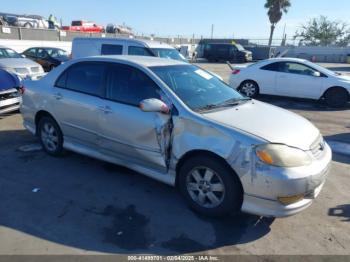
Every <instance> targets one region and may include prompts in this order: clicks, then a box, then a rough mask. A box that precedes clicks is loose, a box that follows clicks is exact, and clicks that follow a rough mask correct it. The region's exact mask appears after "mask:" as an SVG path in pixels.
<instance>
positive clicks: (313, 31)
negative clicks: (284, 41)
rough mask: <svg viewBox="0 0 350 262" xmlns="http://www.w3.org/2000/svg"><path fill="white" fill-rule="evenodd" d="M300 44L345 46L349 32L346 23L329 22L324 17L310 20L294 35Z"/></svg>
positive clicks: (349, 36) (348, 39)
mask: <svg viewBox="0 0 350 262" xmlns="http://www.w3.org/2000/svg"><path fill="white" fill-rule="evenodd" d="M296 38H299V39H300V42H301V44H304V45H311V46H329V45H337V46H347V45H348V44H349V42H350V32H349V29H348V26H347V24H346V23H344V22H342V21H331V20H329V19H328V18H327V17H325V16H320V17H318V18H312V19H310V20H309V22H307V23H306V24H304V25H302V26H301V30H300V31H297V32H296V33H295V36H294V39H296Z"/></svg>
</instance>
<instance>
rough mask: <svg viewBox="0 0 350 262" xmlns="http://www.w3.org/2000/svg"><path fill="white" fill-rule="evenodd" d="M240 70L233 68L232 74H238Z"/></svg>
mask: <svg viewBox="0 0 350 262" xmlns="http://www.w3.org/2000/svg"><path fill="white" fill-rule="evenodd" d="M240 72H241V70H239V69H235V70H233V71H232V74H233V75H238V74H239V73H240Z"/></svg>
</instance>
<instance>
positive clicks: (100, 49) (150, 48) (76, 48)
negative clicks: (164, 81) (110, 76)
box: [72, 38, 187, 62]
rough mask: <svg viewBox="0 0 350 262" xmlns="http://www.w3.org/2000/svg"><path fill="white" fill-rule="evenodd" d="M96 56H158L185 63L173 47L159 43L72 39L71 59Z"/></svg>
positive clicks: (128, 40)
mask: <svg viewBox="0 0 350 262" xmlns="http://www.w3.org/2000/svg"><path fill="white" fill-rule="evenodd" d="M98 55H138V56H158V57H163V58H169V59H175V60H180V61H186V62H187V60H186V58H185V57H184V56H183V55H182V54H180V53H179V51H177V50H176V49H175V48H174V47H172V46H171V45H168V44H165V43H162V42H159V41H150V40H141V39H130V38H74V40H73V45H72V58H73V59H76V58H81V57H87V56H98Z"/></svg>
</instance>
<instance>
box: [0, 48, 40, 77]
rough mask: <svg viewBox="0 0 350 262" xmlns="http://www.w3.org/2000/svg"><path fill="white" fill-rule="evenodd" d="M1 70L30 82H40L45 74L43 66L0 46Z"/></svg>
mask: <svg viewBox="0 0 350 262" xmlns="http://www.w3.org/2000/svg"><path fill="white" fill-rule="evenodd" d="M0 69H3V70H6V71H8V72H10V73H13V74H16V75H17V76H19V77H20V78H21V79H30V80H38V79H39V78H41V77H42V76H43V75H44V74H45V72H44V69H43V68H42V66H41V65H39V64H38V63H36V62H34V61H32V60H30V59H27V58H25V57H24V56H22V55H21V54H19V53H17V52H16V51H15V50H12V49H11V48H8V47H5V46H0Z"/></svg>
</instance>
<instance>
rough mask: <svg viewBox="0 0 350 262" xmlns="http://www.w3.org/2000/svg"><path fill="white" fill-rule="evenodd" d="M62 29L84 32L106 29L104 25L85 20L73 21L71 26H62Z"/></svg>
mask: <svg viewBox="0 0 350 262" xmlns="http://www.w3.org/2000/svg"><path fill="white" fill-rule="evenodd" d="M62 30H66V31H71V32H84V33H103V32H104V31H105V29H104V27H103V26H101V25H97V24H95V23H94V22H89V21H83V20H79V21H72V24H71V25H70V26H62Z"/></svg>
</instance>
